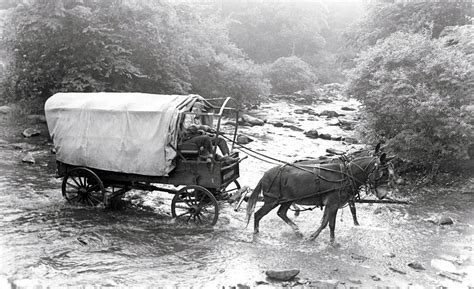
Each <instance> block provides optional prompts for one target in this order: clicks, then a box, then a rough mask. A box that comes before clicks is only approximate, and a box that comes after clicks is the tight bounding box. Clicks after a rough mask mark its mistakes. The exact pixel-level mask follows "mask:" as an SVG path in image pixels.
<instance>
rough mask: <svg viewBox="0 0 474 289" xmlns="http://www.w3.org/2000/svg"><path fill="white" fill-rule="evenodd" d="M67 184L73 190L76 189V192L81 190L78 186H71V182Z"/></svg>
mask: <svg viewBox="0 0 474 289" xmlns="http://www.w3.org/2000/svg"><path fill="white" fill-rule="evenodd" d="M67 184H68V185H69V186H70V187H72V188H74V189H76V190H79V187H78V186H76V185H73V184H71V183H70V182H67Z"/></svg>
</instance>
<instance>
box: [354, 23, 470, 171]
mask: <svg viewBox="0 0 474 289" xmlns="http://www.w3.org/2000/svg"><path fill="white" fill-rule="evenodd" d="M356 62H357V66H356V67H355V68H354V69H353V70H351V71H350V73H349V82H348V89H347V92H348V93H349V94H350V95H352V96H354V97H356V98H357V99H359V100H360V101H361V102H362V103H363V105H364V112H365V113H364V114H363V119H364V123H363V125H362V133H363V134H365V136H366V137H367V138H369V139H381V138H382V139H385V140H386V142H387V145H388V147H389V148H390V149H392V151H394V152H395V153H397V154H398V155H399V156H400V157H402V158H404V159H406V160H409V161H411V162H412V164H414V165H417V166H422V167H433V166H436V165H438V164H439V163H442V162H456V161H457V160H460V159H463V158H466V156H467V149H468V145H469V144H470V142H472V139H473V137H474V132H473V122H472V105H471V104H472V95H471V92H472V84H473V83H472V73H473V63H472V62H469V61H468V58H467V57H466V54H465V53H464V52H462V51H461V50H460V49H458V48H457V47H455V46H448V45H447V44H446V41H445V39H440V40H436V39H435V40H431V39H430V38H429V37H426V36H423V35H420V34H411V33H402V32H397V33H394V34H393V35H392V36H390V37H388V38H387V39H386V40H385V41H383V42H379V43H378V44H377V45H375V46H374V47H372V48H370V49H368V50H367V51H365V52H363V53H362V54H361V55H360V56H359V58H358V59H357V60H356ZM470 105H471V106H470ZM470 115H471V116H470Z"/></svg>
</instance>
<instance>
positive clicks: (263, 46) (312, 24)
mask: <svg viewBox="0 0 474 289" xmlns="http://www.w3.org/2000/svg"><path fill="white" fill-rule="evenodd" d="M227 9H228V10H229V11H228V14H229V17H230V19H232V21H231V25H230V37H231V39H232V41H233V42H235V43H236V45H237V46H238V47H240V48H242V50H243V51H244V52H245V53H246V54H247V55H248V56H249V57H250V58H251V59H253V60H254V61H256V62H258V63H272V62H274V61H275V60H277V59H278V58H280V57H289V56H293V55H296V56H299V57H302V56H305V55H312V54H314V53H317V52H318V51H320V50H321V49H322V48H323V46H324V45H325V40H324V38H323V37H322V36H321V30H322V29H323V28H324V27H327V20H326V15H327V9H326V7H325V6H324V5H322V4H321V3H314V2H292V1H290V2H276V3H274V2H264V1H262V2H261V3H258V2H255V3H252V5H248V4H246V3H244V2H242V3H241V4H240V5H238V6H237V7H231V8H227Z"/></svg>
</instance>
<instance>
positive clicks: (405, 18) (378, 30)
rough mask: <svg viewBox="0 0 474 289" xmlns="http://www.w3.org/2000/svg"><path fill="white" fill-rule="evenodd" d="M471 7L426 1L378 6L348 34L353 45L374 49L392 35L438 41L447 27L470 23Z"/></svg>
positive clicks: (377, 4) (456, 3)
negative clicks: (422, 36)
mask: <svg viewBox="0 0 474 289" xmlns="http://www.w3.org/2000/svg"><path fill="white" fill-rule="evenodd" d="M466 5H468V3H464V2H458V1H456V2H453V1H449V2H444V1H423V2H412V3H384V2H374V4H370V5H369V6H368V11H367V13H366V14H365V16H364V17H362V19H360V20H359V22H358V23H357V25H354V27H353V28H352V29H349V30H348V31H347V36H348V38H349V41H350V42H351V44H352V45H355V46H358V47H361V48H363V47H366V46H371V45H374V44H375V43H376V42H377V41H378V40H383V39H385V38H386V37H388V36H390V35H391V34H392V33H394V32H397V31H401V32H414V33H425V34H427V35H429V36H430V37H431V38H438V37H439V36H440V34H441V32H442V31H443V29H444V28H445V27H447V26H454V25H466V24H469V23H470V21H471V20H470V15H469V13H470V12H469V11H470V10H469V9H468V8H467V6H466Z"/></svg>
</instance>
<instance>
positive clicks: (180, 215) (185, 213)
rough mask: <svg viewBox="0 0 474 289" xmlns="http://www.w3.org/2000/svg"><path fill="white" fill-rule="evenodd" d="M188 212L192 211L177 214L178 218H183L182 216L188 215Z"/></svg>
mask: <svg viewBox="0 0 474 289" xmlns="http://www.w3.org/2000/svg"><path fill="white" fill-rule="evenodd" d="M187 214H191V212H189V211H187V212H184V213H182V214H179V215H177V216H176V218H177V219H179V218H181V217H182V216H185V215H187Z"/></svg>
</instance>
